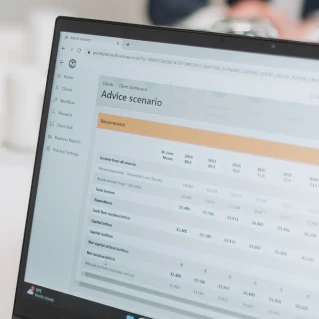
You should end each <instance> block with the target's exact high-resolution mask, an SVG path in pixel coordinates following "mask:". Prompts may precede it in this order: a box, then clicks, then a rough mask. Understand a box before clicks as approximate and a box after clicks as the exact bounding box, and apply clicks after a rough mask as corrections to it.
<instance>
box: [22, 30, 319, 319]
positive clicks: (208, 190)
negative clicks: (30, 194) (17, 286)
mask: <svg viewBox="0 0 319 319" xmlns="http://www.w3.org/2000/svg"><path fill="white" fill-rule="evenodd" d="M318 66H319V63H318V62H316V61H310V60H306V59H297V58H288V57H279V56H278V57H277V56H271V55H262V54H252V53H238V52H233V51H224V50H217V49H205V48H197V47H185V46H179V45H172V44H163V43H155V42H144V41H137V40H126V39H119V38H111V37H99V36H90V35H84V34H74V33H64V32H63V33H61V35H60V43H59V47H58V55H57V62H56V68H55V74H54V81H53V87H52V96H51V103H50V110H49V117H48V123H47V129H46V136H45V141H44V150H43V158H42V164H41V170H40V177H39V184H38V191H37V198H36V205H35V211H34V219H33V225H32V232H31V240H30V247H29V254H28V260H27V267H26V274H25V283H26V287H27V289H26V291H25V293H26V297H28V298H33V299H37V300H39V302H46V303H50V304H54V305H56V306H60V307H61V305H60V302H61V303H62V301H61V298H59V297H58V296H59V294H61V295H62V294H63V298H68V296H70V297H71V296H73V297H79V298H81V299H79V301H78V302H79V303H81V300H83V299H85V300H88V301H90V302H92V309H94V305H99V306H101V305H102V306H103V307H104V308H103V309H104V313H105V316H106V317H107V314H108V313H109V311H110V309H113V310H114V309H118V310H119V311H121V316H120V315H119V316H118V317H119V318H126V319H137V318H141V317H143V318H154V319H162V318H169V319H181V318H196V319H199V318H202V319H208V318H218V319H237V318H238V319H239V318H240V319H242V318H255V319H266V318H267V319H268V318H280V319H314V318H317V316H318V313H319V305H318V300H319V288H318V287H319V285H318V280H317V278H318V270H319V251H318V243H319V238H318V234H319V196H318V190H319V167H318V165H319V130H318V118H319V91H318V82H319V74H318V72H314V70H316V69H317V67H318ZM124 313H125V315H122V314H124ZM119 314H120V312H119ZM88 317H90V318H92V319H94V318H96V317H95V315H94V311H93V310H92V312H91V314H89V315H88ZM106 317H105V318H106ZM112 318H114V317H112ZM116 318H117V317H116Z"/></svg>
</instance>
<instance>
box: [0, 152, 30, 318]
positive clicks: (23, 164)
mask: <svg viewBox="0 0 319 319" xmlns="http://www.w3.org/2000/svg"><path fill="white" fill-rule="evenodd" d="M33 163H34V154H20V153H14V152H10V151H8V150H5V149H2V148H0V284H1V289H0V318H1V319H9V318H10V319H11V314H12V307H13V300H14V293H15V287H16V280H17V274H18V266H19V261H20V253H21V245H22V238H23V232H24V225H25V218H26V212H27V205H28V200H29V192H30V184H31V177H32V170H33Z"/></svg>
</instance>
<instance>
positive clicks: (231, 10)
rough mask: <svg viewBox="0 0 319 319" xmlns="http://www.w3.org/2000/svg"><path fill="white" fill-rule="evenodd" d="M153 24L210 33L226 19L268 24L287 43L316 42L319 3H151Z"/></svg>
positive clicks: (251, 0) (253, 0) (296, 0)
mask: <svg viewBox="0 0 319 319" xmlns="http://www.w3.org/2000/svg"><path fill="white" fill-rule="evenodd" d="M149 15H150V18H151V20H152V21H153V23H154V24H158V25H174V26H178V27H183V28H191V29H194V28H196V29H206V30H210V29H212V27H213V25H214V24H215V23H216V22H217V21H220V20H223V19H225V18H231V19H259V20H268V21H270V22H271V23H272V24H273V26H274V27H275V28H276V29H277V31H278V33H279V36H280V37H281V38H286V39H295V40H305V41H307V40H308V41H319V0H268V1H267V0H150V2H149Z"/></svg>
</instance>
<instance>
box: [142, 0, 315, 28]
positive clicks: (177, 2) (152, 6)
mask: <svg viewBox="0 0 319 319" xmlns="http://www.w3.org/2000/svg"><path fill="white" fill-rule="evenodd" d="M240 1H241V0H227V1H226V3H227V4H228V5H230V6H231V5H234V4H236V3H238V2H240ZM256 1H257V0H256ZM263 1H267V0H263ZM287 1H289V0H287ZM209 3H210V1H209V0H150V2H149V8H148V10H149V16H150V19H151V21H152V22H153V23H154V24H157V25H172V24H175V23H178V22H179V21H180V20H182V19H184V18H186V17H188V16H190V15H191V14H193V13H194V12H196V11H197V10H199V9H202V8H204V7H205V6H207V5H209ZM316 10H319V0H305V1H304V5H303V10H302V18H303V19H306V18H308V17H309V16H310V15H311V14H313V13H314V12H315V11H316Z"/></svg>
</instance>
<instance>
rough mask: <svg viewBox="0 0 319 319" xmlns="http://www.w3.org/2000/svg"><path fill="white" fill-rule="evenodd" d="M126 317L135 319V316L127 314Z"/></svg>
mask: <svg viewBox="0 0 319 319" xmlns="http://www.w3.org/2000/svg"><path fill="white" fill-rule="evenodd" d="M126 319H134V316H131V315H127V316H126Z"/></svg>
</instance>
